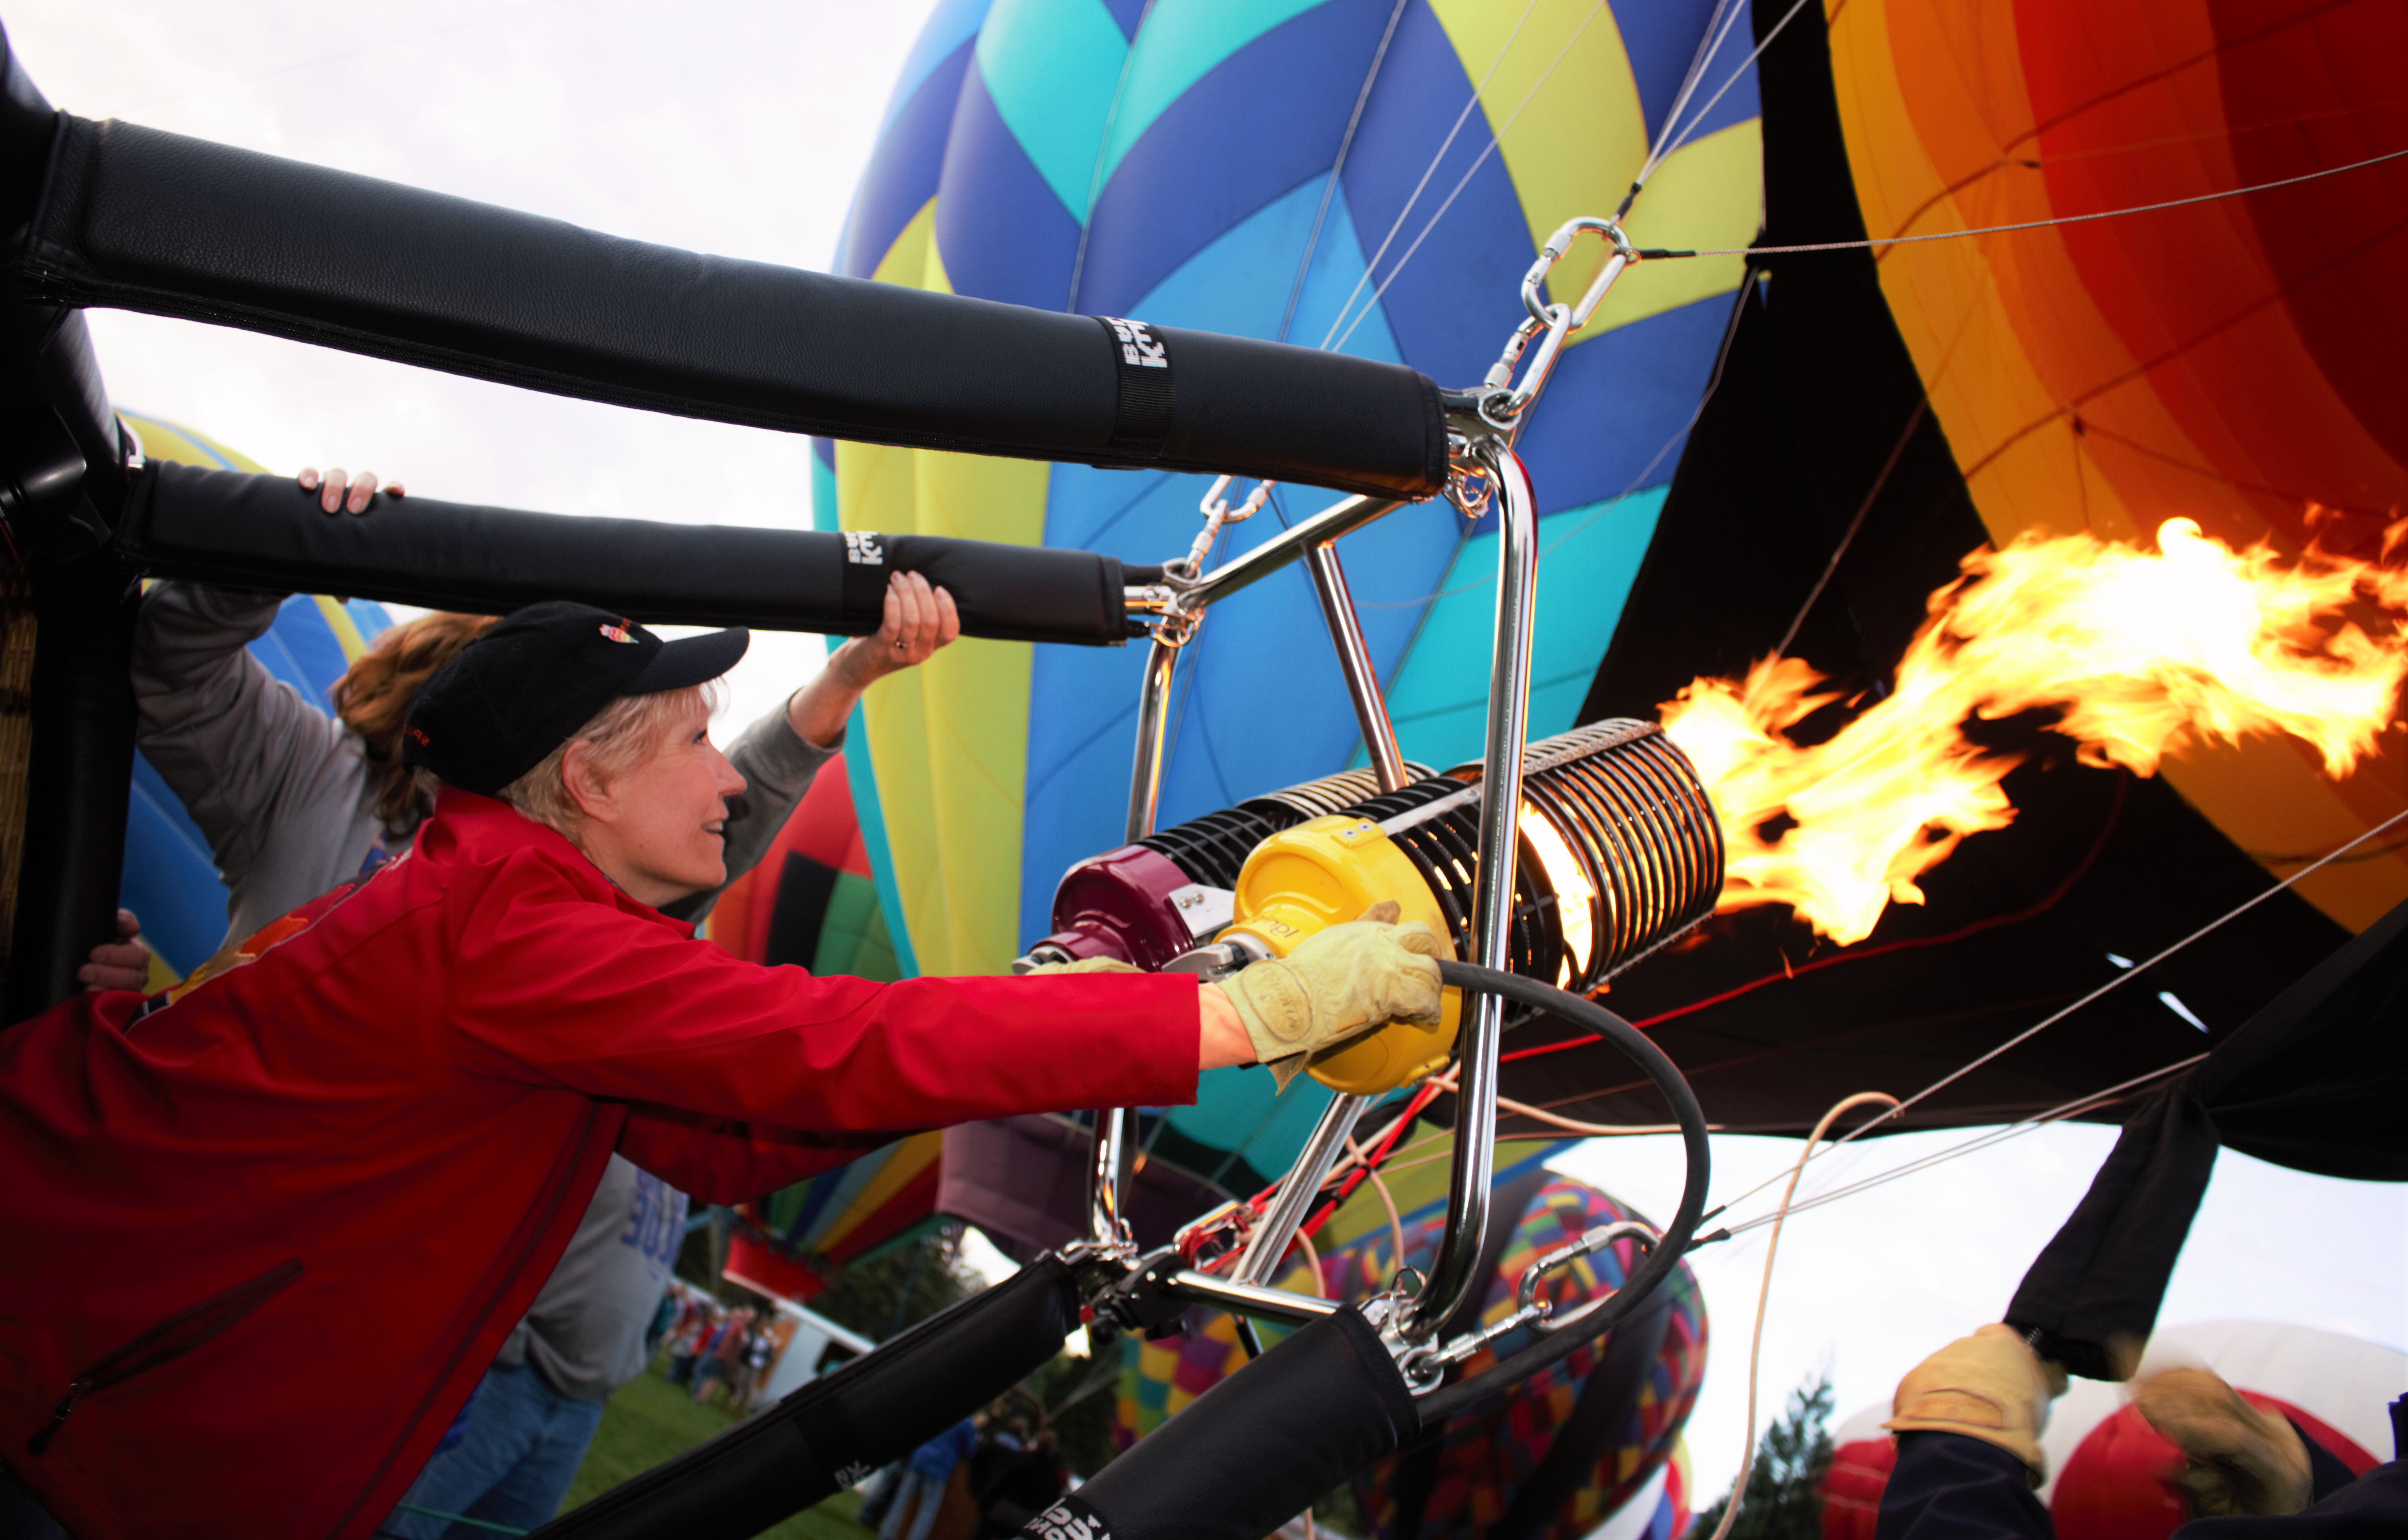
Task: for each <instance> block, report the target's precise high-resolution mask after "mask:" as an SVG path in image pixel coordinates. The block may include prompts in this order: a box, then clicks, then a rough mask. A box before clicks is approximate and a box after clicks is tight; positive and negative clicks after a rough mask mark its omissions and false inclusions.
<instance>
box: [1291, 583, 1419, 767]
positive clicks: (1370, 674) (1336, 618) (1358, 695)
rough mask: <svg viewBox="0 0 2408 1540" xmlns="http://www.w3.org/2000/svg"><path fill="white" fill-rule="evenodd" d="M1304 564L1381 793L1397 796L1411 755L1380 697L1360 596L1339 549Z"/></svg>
mask: <svg viewBox="0 0 2408 1540" xmlns="http://www.w3.org/2000/svg"><path fill="white" fill-rule="evenodd" d="M1304 564H1305V567H1306V569H1307V570H1309V571H1310V572H1311V573H1312V592H1314V593H1315V594H1317V595H1319V596H1320V599H1321V617H1322V619H1323V620H1326V621H1327V622H1328V623H1329V641H1330V645H1331V646H1333V647H1335V648H1336V649H1338V668H1339V671H1340V673H1342V674H1344V675H1345V676H1346V694H1347V696H1348V698H1349V699H1351V700H1353V701H1354V703H1355V724H1356V725H1357V726H1359V727H1361V728H1362V729H1363V752H1364V753H1365V754H1366V755H1368V756H1369V758H1370V761H1371V770H1372V773H1373V774H1374V775H1376V776H1378V777H1380V790H1381V791H1396V790H1397V789H1398V787H1400V786H1402V785H1404V784H1405V756H1404V752H1403V751H1402V750H1401V749H1398V747H1397V728H1396V724H1395V723H1394V722H1391V721H1390V720H1388V703H1387V700H1386V698H1385V697H1383V695H1382V694H1381V693H1380V676H1379V672H1378V671H1377V670H1376V669H1374V668H1372V666H1371V649H1370V648H1369V646H1368V645H1366V644H1365V642H1364V640H1363V620H1362V617H1361V616H1359V615H1357V614H1356V613H1355V595H1354V594H1353V593H1352V592H1349V591H1348V589H1347V587H1346V569H1345V568H1343V567H1341V566H1340V565H1339V564H1338V547H1337V544H1336V543H1335V542H1334V541H1329V540H1324V541H1322V542H1320V543H1319V544H1318V545H1312V546H1307V547H1306V548H1305V551H1304Z"/></svg>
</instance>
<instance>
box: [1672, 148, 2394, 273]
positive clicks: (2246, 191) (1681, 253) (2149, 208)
mask: <svg viewBox="0 0 2408 1540" xmlns="http://www.w3.org/2000/svg"><path fill="white" fill-rule="evenodd" d="M2403 157H2408V150H2391V151H2389V152H2388V153H2386V154H2382V155H2369V156H2368V157H2366V158H2365V159H2364V160H2361V161H2351V162H2349V163H2348V164H2343V165H2333V166H2327V167H2325V168H2324V169H2323V170H2321V171H2305V172H2301V173H2300V175H2299V176H2296V177H2281V178H2276V179H2274V180H2273V181H2270V182H2252V183H2250V184H2249V185H2248V186H2246V187H2228V188H2226V189H2224V190H2223V191H2221V192H2201V193H2200V194H2198V195H2197V196H2196V197H2189V198H2169V199H2167V200H2166V201H2165V202H2163V203H2139V204H2133V205H2131V206H2130V207H2126V208H2102V209H2100V211H2099V212H2097V213H2095V214H2060V215H2058V216H2057V218H2055V219H2048V220H2024V221H2020V222H2018V223H2014V224H1985V225H1983V226H1981V227H1979V228H1978V229H1972V230H1939V231H1934V232H1933V233H1931V234H1930V235H1875V236H1871V237H1870V238H1868V239H1865V240H1844V241H1806V242H1802V243H1800V244H1799V245H1795V246H1717V247H1704V248H1699V250H1694V251H1691V250H1669V249H1667V248H1663V247H1653V246H1649V247H1641V248H1640V249H1639V250H1638V251H1637V253H1636V255H1638V256H1639V257H1641V258H1642V259H1644V260H1646V261H1648V262H1663V261H1670V260H1673V259H1678V258H1686V257H1747V256H1755V257H1767V256H1785V255H1788V254H1791V253H1795V252H1801V251H1864V250H1874V249H1876V248H1881V247H1890V246H1919V245H1921V244H1923V243H1924V242H1926V241H1950V240H1963V239H1965V238H1966V237H1967V236H1969V235H2013V234H2014V232H2016V231H2018V230H2049V229H2054V228H2055V227H2057V226H2058V225H2061V224H2088V223H2090V222H2091V221H2095V220H2120V219H2123V218H2125V217H2127V216H2128V215H2132V214H2155V213H2157V212H2159V211H2160V210H2163V209H2168V208H2188V207H2191V206H2192V205H2194V204H2202V203H2220V202H2222V201H2223V200H2225V199H2227V198H2245V197H2247V196H2249V195H2250V194H2251V193H2253V192H2272V191H2273V190H2274V189H2276V188H2278V187H2297V186H2299V185H2300V183H2301V182H2313V181H2320V180H2322V179H2323V178H2327V177H2338V176H2341V175H2342V174H2343V173H2344V172H2349V171H2363V170H2365V169H2366V168H2367V167H2368V166H2372V165H2381V164H2384V163H2386V161H2396V160H2400V159H2401V158H2403Z"/></svg>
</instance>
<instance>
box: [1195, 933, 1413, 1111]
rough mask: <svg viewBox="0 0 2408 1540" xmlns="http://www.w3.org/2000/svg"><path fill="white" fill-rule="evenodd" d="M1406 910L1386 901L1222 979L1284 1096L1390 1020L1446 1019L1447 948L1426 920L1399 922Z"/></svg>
mask: <svg viewBox="0 0 2408 1540" xmlns="http://www.w3.org/2000/svg"><path fill="white" fill-rule="evenodd" d="M1399 912H1400V911H1399V910H1398V907H1397V905H1396V903H1395V901H1394V900H1383V901H1382V902H1380V903H1378V904H1374V905H1371V906H1370V907H1369V908H1368V909H1366V910H1364V911H1363V918H1361V919H1360V920H1348V921H1347V922H1346V923H1344V924H1342V925H1332V926H1330V927H1329V928H1328V929H1327V930H1326V931H1318V932H1315V933H1314V934H1312V935H1309V936H1307V937H1305V938H1304V940H1303V941H1302V942H1301V943H1299V944H1298V945H1297V948H1296V950H1294V951H1292V952H1290V953H1288V954H1287V956H1285V957H1280V958H1270V959H1267V960H1265V961H1263V962H1256V963H1254V965H1253V966H1251V967H1248V968H1245V969H1243V970H1241V971H1240V972H1239V973H1237V974H1235V975H1233V976H1231V977H1228V978H1226V979H1223V980H1222V981H1221V988H1222V990H1223V991H1225V992H1226V994H1227V995H1228V997H1229V1003H1230V1004H1231V1005H1235V1006H1236V1007H1237V1010H1238V1019H1239V1020H1240V1021H1243V1022H1244V1023H1245V1027H1246V1036H1247V1038H1248V1040H1249V1041H1251V1042H1252V1043H1253V1044H1254V1057H1255V1058H1256V1059H1258V1060H1260V1061H1261V1062H1263V1063H1264V1064H1265V1065H1266V1066H1268V1067H1269V1070H1270V1072H1271V1074H1272V1075H1273V1076H1274V1077H1277V1078H1278V1080H1279V1086H1280V1089H1281V1090H1282V1091H1285V1090H1286V1089H1287V1086H1288V1082H1289V1081H1291V1080H1293V1079H1295V1078H1296V1077H1297V1074H1298V1073H1299V1072H1301V1071H1302V1070H1303V1068H1304V1056H1305V1055H1306V1054H1308V1053H1311V1052H1312V1051H1313V1050H1314V1049H1316V1048H1328V1047H1330V1046H1331V1045H1333V1044H1337V1043H1342V1042H1344V1041H1345V1040H1346V1039H1348V1038H1350V1037H1353V1036H1355V1035H1357V1034H1361V1033H1365V1032H1369V1031H1370V1030H1371V1029H1372V1028H1373V1027H1379V1026H1385V1025H1386V1024H1387V1023H1389V1022H1390V1021H1420V1022H1430V1021H1435V1020H1438V1014H1439V994H1440V990H1439V977H1438V962H1437V961H1436V960H1437V959H1438V958H1439V957H1440V956H1441V955H1442V948H1441V946H1440V943H1439V939H1438V937H1437V936H1435V935H1432V934H1430V930H1429V927H1428V926H1426V925H1425V924H1423V923H1422V922H1421V921H1419V920H1412V921H1410V922H1408V923H1405V924H1401V925H1400V924H1398V923H1397V916H1398V913H1399Z"/></svg>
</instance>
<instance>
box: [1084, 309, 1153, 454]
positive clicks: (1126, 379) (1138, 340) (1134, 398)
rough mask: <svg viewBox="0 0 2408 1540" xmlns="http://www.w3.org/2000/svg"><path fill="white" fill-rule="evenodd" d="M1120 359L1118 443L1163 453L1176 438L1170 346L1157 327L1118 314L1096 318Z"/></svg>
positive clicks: (1116, 415)
mask: <svg viewBox="0 0 2408 1540" xmlns="http://www.w3.org/2000/svg"><path fill="white" fill-rule="evenodd" d="M1096 320H1097V323H1098V324H1100V325H1101V326H1102V327H1103V328H1104V330H1105V332H1107V333H1108V334H1110V335H1111V339H1112V356H1113V357H1114V358H1115V359H1117V360H1118V361H1119V363H1118V367H1119V370H1120V400H1119V403H1118V405H1117V406H1115V408H1114V410H1113V412H1112V448H1113V449H1133V450H1136V451H1138V452H1140V453H1142V454H1147V455H1159V454H1160V453H1161V452H1162V446H1163V445H1164V443H1166V442H1167V441H1168V439H1169V437H1170V400H1171V392H1170V379H1171V367H1170V350H1169V349H1168V348H1166V347H1164V346H1163V342H1162V339H1161V338H1160V337H1159V336H1156V335H1154V328H1152V327H1150V326H1148V325H1147V324H1146V323H1145V322H1144V321H1125V320H1123V319H1121V318H1120V317H1118V316H1097V318H1096Z"/></svg>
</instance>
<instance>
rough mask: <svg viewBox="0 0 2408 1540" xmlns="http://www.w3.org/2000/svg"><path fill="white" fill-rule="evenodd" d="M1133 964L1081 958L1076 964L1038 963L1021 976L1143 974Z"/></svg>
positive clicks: (1116, 960)
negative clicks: (1042, 974) (1043, 974)
mask: <svg viewBox="0 0 2408 1540" xmlns="http://www.w3.org/2000/svg"><path fill="white" fill-rule="evenodd" d="M1143 972H1145V970H1144V969H1143V968H1140V967H1139V966H1138V965H1137V964H1136V963H1134V962H1122V961H1121V960H1120V959H1119V958H1117V957H1082V958H1081V959H1079V960H1078V961H1077V962H1039V964H1037V966H1035V967H1033V968H1031V969H1029V970H1028V972H1027V973H1025V974H1024V975H1022V977H1036V976H1037V975H1039V974H1040V973H1143Z"/></svg>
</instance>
